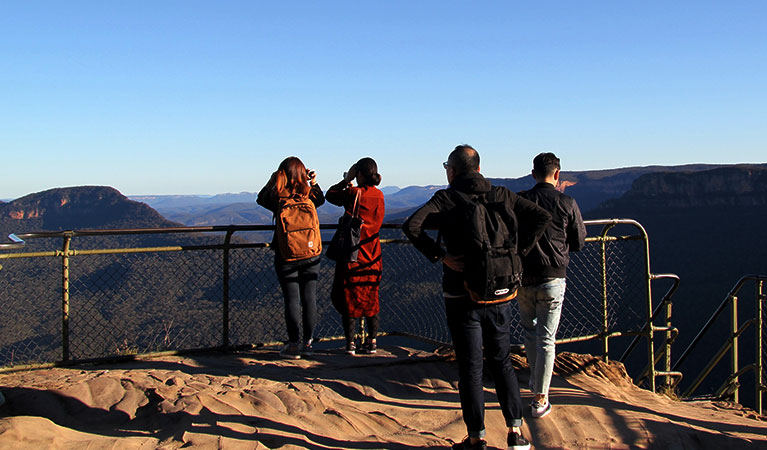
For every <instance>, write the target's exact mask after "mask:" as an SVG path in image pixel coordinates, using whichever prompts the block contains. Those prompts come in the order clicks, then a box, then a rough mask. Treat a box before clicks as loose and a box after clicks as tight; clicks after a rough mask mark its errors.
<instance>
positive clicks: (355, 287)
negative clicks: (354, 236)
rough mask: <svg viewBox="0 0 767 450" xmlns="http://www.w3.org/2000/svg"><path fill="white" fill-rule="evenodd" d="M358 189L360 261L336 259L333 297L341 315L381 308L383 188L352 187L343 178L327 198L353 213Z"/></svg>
mask: <svg viewBox="0 0 767 450" xmlns="http://www.w3.org/2000/svg"><path fill="white" fill-rule="evenodd" d="M357 191H360V200H359V203H360V205H359V215H360V217H361V218H362V229H361V230H360V244H361V245H360V250H359V254H358V256H357V262H349V263H344V262H339V263H336V273H335V276H334V277H333V286H332V288H331V290H330V299H331V300H332V302H333V306H334V307H335V308H336V310H337V311H338V312H339V313H341V314H342V315H347V316H348V317H372V316H375V315H376V314H378V311H379V304H378V287H379V285H380V284H381V270H382V267H383V266H382V263H381V241H380V239H379V237H378V231H379V230H380V229H381V224H382V223H383V218H384V195H383V192H381V191H380V190H379V189H378V188H377V187H375V186H363V187H353V186H351V184H346V183H344V182H341V183H338V184H336V185H334V186H332V187H331V188H330V189H328V192H327V193H326V194H325V199H326V200H327V201H328V202H330V203H332V204H334V205H337V206H343V207H344V209H345V210H346V212H347V213H348V214H351V212H352V208H353V205H354V198H355V197H356V195H357Z"/></svg>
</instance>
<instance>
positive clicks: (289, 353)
mask: <svg viewBox="0 0 767 450" xmlns="http://www.w3.org/2000/svg"><path fill="white" fill-rule="evenodd" d="M280 356H282V357H283V358H287V359H301V351H300V348H299V347H298V343H295V344H286V345H285V346H284V347H282V350H280Z"/></svg>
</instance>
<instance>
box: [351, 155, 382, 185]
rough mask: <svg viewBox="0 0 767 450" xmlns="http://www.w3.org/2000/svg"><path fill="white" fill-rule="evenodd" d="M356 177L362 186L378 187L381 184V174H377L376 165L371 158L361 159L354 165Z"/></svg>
mask: <svg viewBox="0 0 767 450" xmlns="http://www.w3.org/2000/svg"><path fill="white" fill-rule="evenodd" d="M354 169H355V170H356V171H357V175H362V176H361V177H360V181H361V183H360V184H361V185H362V186H378V185H379V184H381V174H380V173H378V164H376V162H375V160H374V159H373V158H362V159H360V160H359V161H357V164H355V165H354Z"/></svg>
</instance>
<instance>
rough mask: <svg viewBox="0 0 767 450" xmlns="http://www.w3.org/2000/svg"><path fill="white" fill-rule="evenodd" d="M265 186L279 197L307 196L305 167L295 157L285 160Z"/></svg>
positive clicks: (307, 179)
mask: <svg viewBox="0 0 767 450" xmlns="http://www.w3.org/2000/svg"><path fill="white" fill-rule="evenodd" d="M266 185H267V186H268V187H269V189H272V190H273V191H274V193H275V194H277V195H279V196H281V197H284V196H289V195H296V194H298V195H307V194H308V193H309V190H310V187H309V175H308V174H307V173H306V166H304V163H303V162H301V160H300V159H298V158H297V157H295V156H289V157H287V158H285V159H284V160H283V161H282V162H281V163H280V166H279V167H278V168H277V171H276V172H274V173H273V174H272V178H271V179H269V182H268V183H267V184H266Z"/></svg>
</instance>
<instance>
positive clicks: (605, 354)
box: [601, 229, 610, 362]
mask: <svg viewBox="0 0 767 450" xmlns="http://www.w3.org/2000/svg"><path fill="white" fill-rule="evenodd" d="M606 234H607V229H605V231H604V233H602V238H604V237H605V235H606ZM606 242H607V241H606V240H605V239H602V242H601V245H602V360H604V361H605V362H607V361H608V360H609V358H610V355H609V350H610V346H609V344H608V339H609V337H608V333H609V332H610V324H609V323H608V320H607V243H606Z"/></svg>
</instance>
